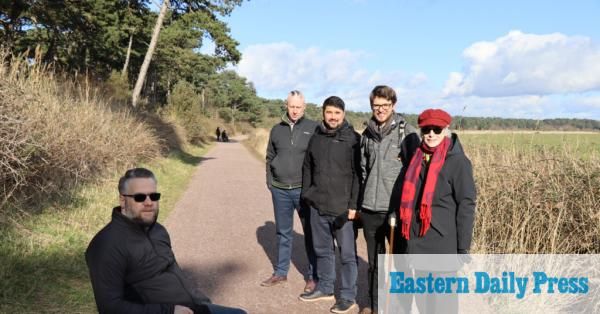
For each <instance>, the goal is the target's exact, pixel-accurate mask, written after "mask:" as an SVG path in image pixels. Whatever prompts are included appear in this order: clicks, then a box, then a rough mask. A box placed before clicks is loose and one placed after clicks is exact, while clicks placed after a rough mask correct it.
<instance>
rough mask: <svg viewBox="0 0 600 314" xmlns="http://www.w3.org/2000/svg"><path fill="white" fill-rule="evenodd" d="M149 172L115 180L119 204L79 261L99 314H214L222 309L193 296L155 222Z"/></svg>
mask: <svg viewBox="0 0 600 314" xmlns="http://www.w3.org/2000/svg"><path fill="white" fill-rule="evenodd" d="M156 188H157V182H156V178H155V177H154V174H153V173H152V172H151V171H150V170H148V169H145V168H135V169H130V170H127V172H125V175H124V176H123V177H121V179H120V180H119V186H118V189H119V203H120V206H118V207H115V208H113V211H112V220H111V222H110V223H108V225H106V226H105V227H104V228H103V229H102V230H100V232H98V234H96V236H95V237H94V238H93V239H92V241H91V242H90V244H89V246H88V248H87V250H86V252H85V259H86V262H87V265H88V268H89V271H90V279H91V281H92V288H93V290H94V297H95V299H96V305H97V307H98V311H99V312H100V313H185V314H192V313H196V314H197V313H213V314H215V313H220V314H230V313H231V314H241V313H245V312H244V311H243V310H240V309H234V308H228V307H223V306H219V305H214V304H211V303H210V300H209V299H208V298H207V297H206V296H204V295H203V294H201V293H199V292H195V291H194V289H193V288H192V284H191V283H190V282H188V280H187V279H186V277H185V276H184V275H183V272H182V270H181V268H179V266H178V265H177V262H176V261H175V255H174V254H173V251H172V250H171V242H170V239H169V234H168V233H167V230H166V229H165V228H164V227H163V226H162V225H161V224H159V223H157V222H156V219H157V217H158V207H159V206H158V203H159V200H160V193H158V192H157V189H156Z"/></svg>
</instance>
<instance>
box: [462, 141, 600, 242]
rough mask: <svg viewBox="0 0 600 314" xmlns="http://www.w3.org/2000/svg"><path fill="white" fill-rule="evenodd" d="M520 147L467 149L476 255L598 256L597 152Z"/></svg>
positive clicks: (599, 183)
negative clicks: (474, 186)
mask: <svg viewBox="0 0 600 314" xmlns="http://www.w3.org/2000/svg"><path fill="white" fill-rule="evenodd" d="M519 147H520V148H517V146H514V147H499V146H492V145H474V146H472V147H467V150H468V152H469V155H470V157H471V160H472V162H473V166H474V173H475V179H476V183H477V188H478V206H477V219H476V224H475V237H474V251H475V252H478V253H600V197H599V195H600V159H599V156H598V154H597V153H594V154H592V155H591V156H589V158H581V155H580V154H578V153H577V152H575V151H570V150H569V149H568V148H566V147H565V148H562V149H560V150H557V149H545V148H544V147H526V146H525V147H523V146H519Z"/></svg>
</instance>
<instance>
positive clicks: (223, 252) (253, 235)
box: [165, 141, 368, 313]
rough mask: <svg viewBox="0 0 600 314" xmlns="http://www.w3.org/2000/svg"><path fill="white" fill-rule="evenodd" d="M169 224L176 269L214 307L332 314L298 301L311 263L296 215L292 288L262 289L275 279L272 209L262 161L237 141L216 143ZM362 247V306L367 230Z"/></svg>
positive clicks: (361, 300) (360, 242) (362, 302)
mask: <svg viewBox="0 0 600 314" xmlns="http://www.w3.org/2000/svg"><path fill="white" fill-rule="evenodd" d="M165 225H166V227H167V230H168V231H169V233H170V235H171V241H172V244H173V250H174V251H175V255H176V258H177V261H178V263H179V265H180V266H181V267H182V268H183V270H184V271H185V272H186V274H188V276H189V277H190V278H191V279H192V280H193V282H194V283H196V285H197V287H198V288H199V289H200V290H201V291H202V292H204V293H205V294H206V295H208V296H209V297H210V298H211V300H212V301H213V302H214V303H216V304H223V305H229V306H237V307H242V308H244V309H246V310H247V311H248V313H329V308H330V307H331V306H332V305H333V304H332V303H333V302H332V301H321V302H315V303H304V302H302V301H299V300H298V295H299V294H300V293H301V291H302V289H303V287H304V280H303V277H302V273H304V272H305V270H306V267H307V260H306V256H305V254H304V248H303V241H304V240H303V234H302V228H301V226H300V221H299V219H298V217H297V216H295V220H294V242H293V256H292V264H291V266H290V271H289V274H288V282H287V283H285V284H284V285H280V286H275V287H268V288H265V287H261V286H260V282H261V281H263V280H264V279H266V278H268V277H269V276H270V275H271V273H272V271H273V269H272V266H271V265H272V264H271V261H272V260H273V259H274V258H275V254H276V238H275V223H274V219H273V205H272V203H271V194H270V193H269V191H268V190H267V188H266V186H265V165H264V163H263V162H261V161H259V160H257V159H256V158H255V157H254V156H252V155H251V154H250V152H248V150H247V149H246V148H245V147H244V146H243V145H242V144H240V143H239V142H235V141H234V142H229V143H216V145H215V146H214V147H213V148H212V149H211V150H210V151H209V152H208V153H207V154H206V155H205V156H204V157H203V160H202V162H201V163H200V165H199V166H198V167H197V168H196V171H195V173H194V175H193V177H192V179H191V181H190V184H189V186H188V188H187V190H186V191H185V193H184V194H183V196H182V198H181V199H180V200H179V201H178V202H177V204H176V205H175V208H174V210H173V211H172V212H171V214H170V215H169V217H168V218H167V220H166V223H165ZM357 242H358V253H359V275H358V276H359V283H358V284H359V287H358V293H359V296H358V298H357V301H358V303H359V305H360V306H361V308H362V307H363V306H365V305H366V303H365V302H366V300H367V297H366V290H365V289H366V286H367V284H366V278H367V276H366V270H367V267H368V266H367V262H366V261H367V257H366V249H365V242H364V238H363V236H362V230H360V234H359V236H358V240H357ZM338 260H339V259H338ZM338 269H339V265H338ZM353 313H358V309H357V310H356V311H354V312H353Z"/></svg>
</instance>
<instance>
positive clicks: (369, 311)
mask: <svg viewBox="0 0 600 314" xmlns="http://www.w3.org/2000/svg"><path fill="white" fill-rule="evenodd" d="M358 314H377V312H373V310H372V309H371V308H370V307H365V308H363V309H362V310H360V313H358Z"/></svg>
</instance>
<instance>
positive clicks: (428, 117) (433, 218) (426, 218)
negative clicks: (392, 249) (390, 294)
mask: <svg viewBox="0 0 600 314" xmlns="http://www.w3.org/2000/svg"><path fill="white" fill-rule="evenodd" d="M451 122H452V117H451V116H450V115H449V114H448V113H447V112H445V111H443V110H441V109H427V110H425V111H423V112H422V113H421V114H420V115H419V118H418V125H419V128H420V129H421V142H420V145H419V144H416V145H412V146H413V149H411V150H409V151H408V152H407V153H405V154H403V155H402V156H401V157H402V159H403V163H405V162H408V161H410V163H408V167H407V168H406V170H405V171H404V173H403V185H402V194H401V197H400V209H399V215H398V217H400V225H401V228H400V234H401V241H399V243H398V246H397V247H396V250H397V251H398V252H397V253H405V254H466V253H468V252H469V249H470V247H471V238H472V235H473V220H474V217H475V198H476V191H475V182H474V179H473V170H472V167H471V162H470V161H469V159H468V158H467V156H465V154H464V152H463V149H462V146H461V145H460V142H459V141H458V136H457V135H456V134H453V133H451V132H450V129H449V126H450V123H451ZM407 140H409V139H407ZM412 142H415V141H414V139H413V140H412ZM405 164H407V163H405ZM446 260H447V259H444V261H446ZM418 261H419V259H418V258H417V259H414V260H413V261H412V262H411V266H410V267H411V268H412V269H413V270H414V274H415V276H416V277H419V276H425V275H427V274H431V272H432V270H433V269H430V268H428V267H423V268H421V267H420V266H423V265H419V262H418ZM420 261H423V260H422V259H421V260H420ZM437 261H438V264H442V263H445V262H444V261H442V260H440V259H439V258H438V259H437ZM445 266H447V265H444V267H445ZM426 269H430V270H426ZM433 271H434V273H436V272H435V270H433ZM439 271H442V270H439ZM452 274H455V273H447V272H446V273H444V271H442V272H441V273H437V275H439V276H442V277H443V276H445V275H450V276H452ZM414 296H415V303H416V305H417V308H418V309H419V312H420V313H458V296H457V295H456V294H427V295H420V294H416V295H414ZM411 303H412V301H411V300H404V301H403V305H402V306H403V307H405V309H410V304H411ZM407 311H409V310H407Z"/></svg>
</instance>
